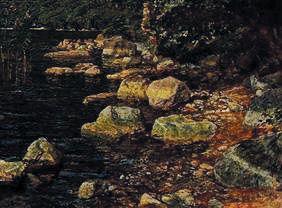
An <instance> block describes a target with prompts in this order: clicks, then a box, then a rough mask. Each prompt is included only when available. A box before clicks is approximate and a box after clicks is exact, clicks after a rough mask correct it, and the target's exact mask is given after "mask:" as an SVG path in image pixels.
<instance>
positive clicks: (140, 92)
mask: <svg viewBox="0 0 282 208" xmlns="http://www.w3.org/2000/svg"><path fill="white" fill-rule="evenodd" d="M149 83H150V80H148V79H146V78H143V77H141V76H138V77H133V78H127V79H125V80H123V81H122V82H121V84H120V87H119V89H118V92H117V96H118V98H119V99H122V100H147V98H148V97H147V95H146V90H147V88H148V86H149Z"/></svg>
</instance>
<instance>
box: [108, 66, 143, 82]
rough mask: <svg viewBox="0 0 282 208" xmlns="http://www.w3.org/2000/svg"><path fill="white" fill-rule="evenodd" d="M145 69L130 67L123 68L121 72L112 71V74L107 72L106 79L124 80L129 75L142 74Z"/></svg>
mask: <svg viewBox="0 0 282 208" xmlns="http://www.w3.org/2000/svg"><path fill="white" fill-rule="evenodd" d="M146 73H147V71H146V70H145V69H138V68H131V69H125V70H122V71H121V72H118V73H114V74H108V75H107V79H109V80H124V79H126V78H129V77H133V76H137V75H144V74H146Z"/></svg>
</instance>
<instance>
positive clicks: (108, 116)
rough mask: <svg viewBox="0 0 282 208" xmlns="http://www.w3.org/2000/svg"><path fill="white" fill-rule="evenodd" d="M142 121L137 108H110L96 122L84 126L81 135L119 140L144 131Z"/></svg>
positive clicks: (102, 112) (101, 113)
mask: <svg viewBox="0 0 282 208" xmlns="http://www.w3.org/2000/svg"><path fill="white" fill-rule="evenodd" d="M141 120H142V119H141V112H140V110H139V109H137V108H130V107H125V106H124V107H117V106H108V107H106V108H105V109H104V110H102V111H101V112H100V114H99V117H98V118H97V120H96V122H94V123H86V124H84V125H83V126H82V128H81V134H82V136H84V137H87V138H96V139H99V138H100V139H103V140H105V139H106V140H108V139H109V140H113V139H118V138H120V137H122V136H124V135H130V134H134V133H137V132H142V131H144V126H143V123H142V121H141Z"/></svg>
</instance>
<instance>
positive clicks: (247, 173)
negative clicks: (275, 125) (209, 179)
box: [214, 132, 282, 188]
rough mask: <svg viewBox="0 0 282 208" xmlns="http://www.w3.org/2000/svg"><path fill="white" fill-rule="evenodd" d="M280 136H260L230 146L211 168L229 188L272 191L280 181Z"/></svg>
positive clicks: (281, 164)
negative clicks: (267, 188) (266, 188)
mask: <svg viewBox="0 0 282 208" xmlns="http://www.w3.org/2000/svg"><path fill="white" fill-rule="evenodd" d="M281 158H282V133H281V132H280V133H276V134H271V135H266V136H262V137H260V138H258V139H255V140H248V141H244V142H241V143H239V144H238V145H236V146H234V147H232V148H231V149H230V150H229V151H227V153H226V154H225V155H224V156H223V158H222V159H220V160H219V161H218V162H217V163H216V165H215V168H214V173H215V177H216V179H217V180H218V181H219V182H221V183H222V184H224V185H226V186H229V187H247V188H257V187H260V188H265V187H271V188H276V187H278V186H279V184H281V180H282V171H281V170H282V160H281Z"/></svg>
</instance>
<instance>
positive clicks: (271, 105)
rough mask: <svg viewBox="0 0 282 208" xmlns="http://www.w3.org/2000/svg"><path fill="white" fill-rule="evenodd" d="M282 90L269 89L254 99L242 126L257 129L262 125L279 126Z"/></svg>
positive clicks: (281, 109)
mask: <svg viewBox="0 0 282 208" xmlns="http://www.w3.org/2000/svg"><path fill="white" fill-rule="evenodd" d="M281 106H282V88H276V89H269V90H268V91H266V92H265V93H263V95H262V96H260V97H255V98H254V99H253V100H252V102H251V105H250V107H249V109H248V111H247V113H246V115H245V120H244V124H245V125H246V126H249V127H257V126H260V125H263V124H272V125H278V124H281V115H282V108H281Z"/></svg>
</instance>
